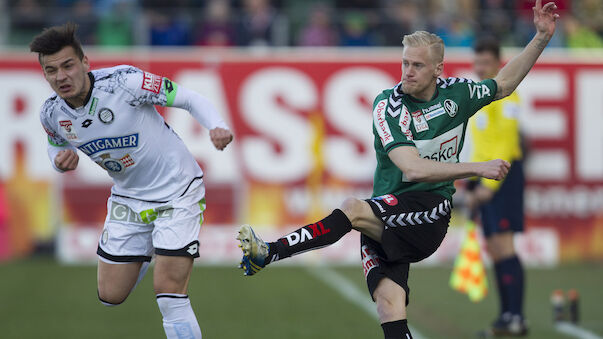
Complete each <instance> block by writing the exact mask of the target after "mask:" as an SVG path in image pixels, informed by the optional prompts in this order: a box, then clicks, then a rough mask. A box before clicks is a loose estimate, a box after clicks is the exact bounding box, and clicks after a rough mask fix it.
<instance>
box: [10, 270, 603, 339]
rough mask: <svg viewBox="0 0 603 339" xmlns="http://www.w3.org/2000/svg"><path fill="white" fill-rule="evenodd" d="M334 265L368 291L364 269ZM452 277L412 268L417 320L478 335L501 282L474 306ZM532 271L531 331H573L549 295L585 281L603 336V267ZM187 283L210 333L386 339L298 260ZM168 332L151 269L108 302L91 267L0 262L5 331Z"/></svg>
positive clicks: (540, 334) (442, 331) (587, 308)
mask: <svg viewBox="0 0 603 339" xmlns="http://www.w3.org/2000/svg"><path fill="white" fill-rule="evenodd" d="M336 270H337V272H339V273H340V274H342V275H343V276H345V277H347V278H348V279H350V281H352V282H353V283H354V284H355V285H356V286H357V287H358V288H359V289H361V291H363V292H365V290H366V287H365V284H364V280H363V276H362V271H361V268H360V267H347V268H337V269H336ZM448 277H449V269H447V268H411V278H410V287H411V304H410V305H409V311H408V312H409V321H410V323H411V324H412V326H414V327H415V328H417V329H418V330H419V331H420V332H421V333H422V334H424V335H425V336H427V337H429V338H471V337H472V336H473V334H474V333H475V331H477V330H479V329H480V328H481V327H483V326H485V325H486V324H487V323H489V322H490V321H491V320H492V318H493V317H494V315H495V310H496V307H497V304H496V303H497V301H496V296H495V293H494V290H491V291H490V293H489V295H488V297H487V298H486V299H485V300H484V301H483V302H481V303H478V304H473V303H471V302H470V301H469V300H468V299H467V297H466V296H465V295H462V294H460V293H457V292H454V291H452V290H451V289H450V288H449V287H448V285H447V283H448ZM527 279H528V290H527V293H526V310H527V315H528V318H529V320H530V324H531V329H532V336H531V338H567V337H566V336H564V335H562V334H558V333H556V332H555V331H554V329H553V327H552V325H551V307H550V304H549V296H550V293H551V291H552V290H553V289H556V288H563V289H569V288H577V289H578V290H579V291H580V293H581V305H580V306H581V311H582V322H581V325H582V326H583V327H585V328H587V329H589V330H590V331H592V332H595V333H597V334H599V335H603V323H602V322H601V321H600V315H601V314H603V306H601V303H600V302H601V300H603V290H602V289H601V282H603V268H602V267H601V266H589V265H579V266H565V267H562V268H559V269H555V270H529V271H528V273H527ZM490 281H492V280H490ZM189 290H190V291H189V292H190V296H191V300H192V303H193V307H194V309H195V313H196V314H197V318H198V319H199V322H200V325H201V328H202V330H203V337H204V338H206V339H213V338H243V337H245V338H279V339H280V338H346V339H347V338H381V337H382V334H381V328H380V327H379V324H378V322H377V321H376V320H375V319H373V318H372V317H369V316H367V315H366V313H364V311H363V310H362V309H360V308H358V307H357V306H356V305H354V304H352V303H350V302H348V301H347V300H345V299H343V298H342V297H341V296H340V295H339V294H338V293H337V292H336V291H334V290H333V289H332V288H331V287H329V286H327V285H325V284H324V283H322V282H321V281H318V280H317V279H316V278H314V277H312V275H310V274H309V273H308V272H307V270H305V269H303V268H300V267H283V266H280V265H275V267H270V269H267V270H265V271H263V272H261V273H260V274H259V275H258V276H256V277H244V276H243V275H242V273H241V271H239V270H236V269H234V268H230V267H203V266H201V267H196V268H195V269H194V271H193V277H192V279H191V284H190V289H189ZM366 298H367V299H368V298H369V296H368V293H366ZM164 337H165V336H164V334H163V328H162V326H161V315H160V313H159V310H158V308H157V305H156V303H155V298H154V294H153V290H152V281H151V276H150V275H148V276H147V277H146V278H145V280H144V281H143V282H142V284H141V285H140V286H139V287H138V288H137V290H136V291H135V292H134V293H133V294H132V295H131V296H130V297H129V298H128V300H127V301H126V302H125V303H124V304H123V305H120V306H118V307H112V308H107V307H105V306H102V305H101V304H100V303H99V302H98V300H97V298H96V268H95V267H93V266H62V265H59V264H57V263H56V262H54V261H52V260H48V259H35V260H33V259H32V260H25V261H16V262H11V263H5V264H2V265H0V338H6V339H13V338H14V339H25V338H61V339H63V338H65V339H67V338H85V339H92V338H103V339H105V338H164Z"/></svg>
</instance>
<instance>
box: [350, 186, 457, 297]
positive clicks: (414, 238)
mask: <svg viewBox="0 0 603 339" xmlns="http://www.w3.org/2000/svg"><path fill="white" fill-rule="evenodd" d="M366 201H367V202H368V203H369V205H370V206H371V209H372V210H373V213H374V214H375V215H376V216H377V217H378V218H379V219H381V220H383V224H384V226H385V229H384V230H383V235H382V236H381V243H379V242H377V241H375V240H373V239H370V238H369V237H367V236H365V235H364V234H363V235H361V237H360V252H361V253H360V254H361V257H362V264H363V267H364V277H365V279H366V283H367V285H368V289H369V292H370V294H371V296H373V293H374V292H375V289H376V288H377V285H378V283H379V281H381V279H383V278H385V277H388V278H390V279H391V280H393V281H394V282H395V283H397V284H398V285H400V286H402V288H404V290H405V291H406V304H408V300H409V297H408V296H409V292H410V291H409V288H408V270H409V268H410V263H413V262H418V261H421V260H423V259H425V258H427V257H429V256H430V255H432V254H433V253H434V252H435V251H436V249H437V248H438V247H439V246H440V244H441V243H442V240H444V236H445V235H446V232H447V230H448V223H449V222H450V211H451V209H452V205H451V203H450V201H449V200H447V199H446V198H444V197H443V196H441V195H439V194H435V193H430V192H407V193H402V194H399V195H393V194H387V195H384V196H381V197H375V198H372V199H368V200H366ZM373 299H374V298H373Z"/></svg>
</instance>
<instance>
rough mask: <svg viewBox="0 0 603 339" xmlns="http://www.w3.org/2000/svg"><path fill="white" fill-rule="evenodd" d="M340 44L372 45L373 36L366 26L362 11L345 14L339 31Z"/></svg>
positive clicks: (373, 42)
mask: <svg viewBox="0 0 603 339" xmlns="http://www.w3.org/2000/svg"><path fill="white" fill-rule="evenodd" d="M340 36H341V45H342V46H374V45H375V38H374V37H373V35H372V34H371V32H370V30H369V28H368V22H367V17H366V15H364V14H363V13H362V12H358V11H351V12H348V13H346V14H345V16H344V19H343V24H342V31H341V34H340Z"/></svg>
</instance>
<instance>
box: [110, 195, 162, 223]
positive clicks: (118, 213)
mask: <svg viewBox="0 0 603 339" xmlns="http://www.w3.org/2000/svg"><path fill="white" fill-rule="evenodd" d="M167 207H169V208H156V209H155V210H154V212H155V214H154V215H155V216H156V218H155V219H157V218H166V219H169V218H171V217H172V215H173V214H174V209H173V208H171V206H167ZM157 209H159V210H158V211H157ZM155 219H153V220H155ZM109 220H112V221H120V222H127V223H132V224H139V225H145V224H147V223H145V222H144V221H143V220H142V217H141V216H140V215H139V214H138V213H136V212H134V211H133V210H131V209H130V207H128V206H127V205H124V204H120V203H118V202H115V201H111V206H110V208H109Z"/></svg>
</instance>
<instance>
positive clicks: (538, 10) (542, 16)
mask: <svg viewBox="0 0 603 339" xmlns="http://www.w3.org/2000/svg"><path fill="white" fill-rule="evenodd" d="M556 9H557V5H555V3H554V2H552V1H551V2H549V3H546V4H545V5H544V6H542V0H536V4H535V5H534V7H532V10H534V26H536V30H537V31H538V32H539V33H545V34H547V35H548V36H552V35H553V33H554V32H555V21H557V19H558V18H559V14H556V13H555V10H556Z"/></svg>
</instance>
